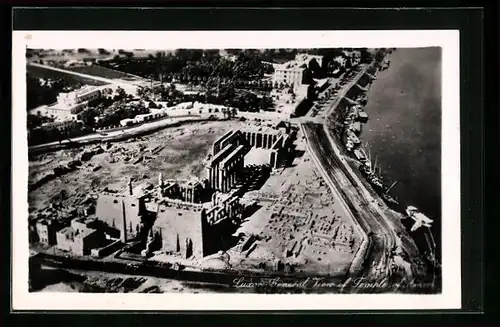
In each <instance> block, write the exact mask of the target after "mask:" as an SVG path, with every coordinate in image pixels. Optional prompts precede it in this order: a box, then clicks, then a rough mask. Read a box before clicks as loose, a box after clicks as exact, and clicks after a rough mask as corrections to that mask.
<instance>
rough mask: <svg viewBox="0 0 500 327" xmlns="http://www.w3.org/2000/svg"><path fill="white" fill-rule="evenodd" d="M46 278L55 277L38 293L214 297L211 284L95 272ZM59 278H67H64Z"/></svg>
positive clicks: (52, 271)
mask: <svg viewBox="0 0 500 327" xmlns="http://www.w3.org/2000/svg"><path fill="white" fill-rule="evenodd" d="M43 272H44V273H45V274H52V275H56V277H55V278H53V279H52V280H50V277H49V280H47V283H46V285H45V286H43V287H42V288H40V289H38V290H36V292H58V293H59V292H64V293H66V292H77V293H82V292H83V293H212V292H215V289H214V287H211V286H210V285H208V284H201V283H198V284H196V283H189V282H181V281H177V280H172V279H164V278H155V277H149V276H131V275H125V274H113V273H103V272H95V271H80V270H68V271H66V270H59V269H52V268H47V267H44V268H43ZM60 275H64V278H61V277H60Z"/></svg>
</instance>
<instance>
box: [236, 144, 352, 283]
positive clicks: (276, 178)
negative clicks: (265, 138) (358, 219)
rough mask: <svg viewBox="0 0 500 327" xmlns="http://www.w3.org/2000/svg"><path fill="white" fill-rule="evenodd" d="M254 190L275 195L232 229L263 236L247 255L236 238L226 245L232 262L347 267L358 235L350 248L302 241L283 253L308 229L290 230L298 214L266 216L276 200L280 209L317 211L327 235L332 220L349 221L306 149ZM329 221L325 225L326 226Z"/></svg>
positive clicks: (314, 268)
mask: <svg viewBox="0 0 500 327" xmlns="http://www.w3.org/2000/svg"><path fill="white" fill-rule="evenodd" d="M299 140H300V135H299ZM297 148H298V150H304V149H305V147H304V144H303V143H302V142H298V147H297ZM260 194H262V195H265V196H267V197H269V198H277V199H278V200H277V201H276V202H261V205H262V207H261V208H260V209H259V210H257V211H256V212H255V213H254V214H253V215H252V216H250V217H249V218H247V219H246V220H245V221H244V222H243V223H242V226H241V227H240V228H239V230H238V231H237V232H236V233H235V234H236V235H237V234H239V233H243V234H246V235H251V234H255V235H260V236H261V238H263V239H261V240H259V241H257V242H255V243H256V244H257V246H256V248H255V250H253V252H251V253H249V254H248V255H245V252H241V245H242V244H240V246H236V247H235V248H233V249H231V250H230V251H229V252H228V253H229V255H230V257H231V264H232V265H233V266H241V267H247V268H255V267H256V266H258V265H259V263H261V262H264V263H266V265H268V264H272V262H274V261H275V260H278V259H279V260H281V261H282V262H289V263H292V264H296V265H298V267H299V269H300V270H301V271H309V272H312V273H318V272H320V273H338V274H342V273H344V272H345V271H346V270H347V269H348V267H349V265H350V262H351V261H352V259H353V256H354V253H355V249H356V248H357V247H358V243H359V236H358V235H357V234H355V233H354V234H353V237H354V240H355V241H354V242H355V243H354V246H353V251H352V252H350V251H344V250H343V249H341V248H340V247H332V246H330V245H327V244H322V243H321V242H318V241H313V242H312V244H309V245H306V243H303V244H304V246H303V249H302V251H300V254H299V255H292V256H289V257H287V256H286V255H285V254H284V250H285V249H286V248H287V247H290V245H291V244H292V243H293V242H295V241H296V240H297V241H299V244H300V242H301V240H302V239H303V238H304V237H306V236H307V235H308V231H309V229H310V228H308V226H309V225H308V226H304V227H302V228H300V227H299V228H297V229H296V230H294V228H293V227H292V226H294V225H295V224H298V225H300V218H292V217H288V218H287V217H283V218H275V219H273V218H272V217H271V215H272V212H273V209H275V208H276V207H279V206H283V207H284V208H285V209H284V212H285V213H302V214H304V215H307V214H308V212H310V211H311V210H312V212H314V214H318V217H317V218H316V219H315V220H316V221H317V224H318V226H319V228H320V229H321V228H324V231H325V232H323V233H325V234H327V235H329V236H332V235H333V233H334V230H335V228H336V227H337V226H342V225H344V226H347V228H348V227H349V226H350V225H349V223H347V220H346V219H344V218H343V217H345V215H346V213H345V211H344V210H345V209H344V208H343V207H342V206H341V205H340V203H339V202H338V201H336V200H335V199H334V198H332V196H331V193H330V190H329V188H328V187H327V185H326V184H325V183H324V182H323V180H322V178H321V175H320V174H319V172H318V170H317V168H316V167H315V165H314V164H313V162H312V160H311V158H310V155H309V154H308V153H307V152H306V153H305V154H304V155H303V156H301V157H299V158H296V160H295V161H294V163H293V164H292V167H291V168H286V169H284V170H283V171H282V172H281V173H279V174H275V175H271V177H270V178H269V179H268V180H267V181H266V183H265V184H264V185H263V186H262V188H261V189H260ZM313 208H314V209H313ZM332 221H333V222H332ZM330 227H331V229H330V231H328V228H330ZM304 228H305V229H304ZM318 233H321V231H318ZM266 237H267V238H268V239H266Z"/></svg>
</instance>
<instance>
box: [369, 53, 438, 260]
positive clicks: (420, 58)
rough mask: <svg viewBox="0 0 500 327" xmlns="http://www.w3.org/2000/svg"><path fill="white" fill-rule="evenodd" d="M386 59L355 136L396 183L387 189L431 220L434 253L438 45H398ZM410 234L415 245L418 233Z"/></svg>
mask: <svg viewBox="0 0 500 327" xmlns="http://www.w3.org/2000/svg"><path fill="white" fill-rule="evenodd" d="M387 58H388V59H390V66H389V68H388V69H387V70H385V71H380V72H379V73H378V74H377V80H375V81H374V82H373V83H372V85H371V87H370V89H369V91H368V94H367V95H368V104H367V105H366V107H365V111H366V112H367V113H368V115H369V117H370V119H369V120H368V122H367V123H366V124H365V125H364V126H363V132H362V134H361V139H362V141H363V143H366V142H368V143H369V149H370V152H371V155H372V159H373V160H375V157H376V156H377V157H378V159H377V162H378V163H380V165H381V169H382V175H383V176H384V178H385V179H386V180H388V181H389V182H390V183H392V181H397V184H396V185H395V186H394V188H393V189H392V190H391V191H390V193H391V194H392V195H393V196H396V197H397V198H399V200H400V202H401V203H403V204H405V205H414V206H416V207H418V208H419V209H420V210H421V211H422V212H423V213H424V214H426V215H427V216H428V217H430V218H431V219H434V223H433V227H432V233H433V235H434V238H435V240H436V243H437V250H438V251H437V253H436V254H437V255H438V257H440V254H439V253H440V246H439V244H440V240H441V237H440V234H441V227H440V225H441V223H440V220H441V49H440V48H438V47H429V48H401V49H397V50H396V51H394V52H393V53H392V54H390V55H388V57H387ZM408 223H409V222H408ZM405 224H406V222H405ZM408 225H409V224H408ZM417 234H418V233H417ZM413 236H414V237H415V236H417V237H416V239H417V243H419V240H418V238H421V237H418V235H413Z"/></svg>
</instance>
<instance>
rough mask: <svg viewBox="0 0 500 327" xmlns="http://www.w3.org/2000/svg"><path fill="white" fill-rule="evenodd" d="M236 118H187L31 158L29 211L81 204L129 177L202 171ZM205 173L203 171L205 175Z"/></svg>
mask: <svg viewBox="0 0 500 327" xmlns="http://www.w3.org/2000/svg"><path fill="white" fill-rule="evenodd" d="M238 124H240V123H239V122H237V121H224V122H217V121H213V122H206V123H203V124H187V125H184V126H181V127H176V128H169V129H164V130H161V131H159V132H156V133H154V134H151V135H148V136H143V137H137V138H133V139H130V140H128V141H124V142H116V143H101V144H93V145H87V146H83V147H79V148H76V149H65V150H60V151H56V152H51V153H46V154H42V155H38V156H35V157H33V158H30V162H29V178H28V182H29V185H30V191H29V193H28V203H29V211H30V213H31V212H34V211H37V210H42V209H44V208H46V207H47V206H49V205H50V204H51V203H53V202H58V203H59V204H62V205H63V206H65V207H67V206H74V205H78V204H79V203H80V202H81V201H82V200H83V199H84V198H86V197H88V196H89V195H94V194H97V193H98V192H100V191H101V190H103V189H104V188H106V187H107V188H108V189H110V190H123V189H124V188H125V186H126V183H127V178H128V177H130V178H132V180H133V181H134V183H135V184H136V185H138V184H145V183H151V184H154V183H157V181H158V174H159V173H160V172H161V173H162V174H163V178H165V179H170V178H172V179H173V178H175V179H183V178H191V177H193V176H196V177H203V175H202V173H203V164H202V162H203V159H204V158H205V156H206V155H207V153H208V152H209V151H210V149H211V146H212V143H213V142H214V141H215V140H216V139H217V138H218V137H220V136H222V135H223V134H224V133H226V132H227V131H229V130H231V129H233V128H236V127H238ZM200 174H201V175H200Z"/></svg>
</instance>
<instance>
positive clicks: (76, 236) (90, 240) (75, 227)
mask: <svg viewBox="0 0 500 327" xmlns="http://www.w3.org/2000/svg"><path fill="white" fill-rule="evenodd" d="M95 223H96V221H95V220H94V219H90V220H88V219H87V220H86V219H82V218H76V219H73V220H72V221H71V225H70V226H68V227H65V228H63V229H61V230H60V231H58V232H57V248H58V249H60V250H63V251H68V252H71V253H72V254H74V255H89V254H90V253H91V250H92V249H94V248H97V247H99V246H101V245H102V244H103V243H104V242H105V235H104V233H103V231H101V230H98V229H96V228H93V227H95Z"/></svg>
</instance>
